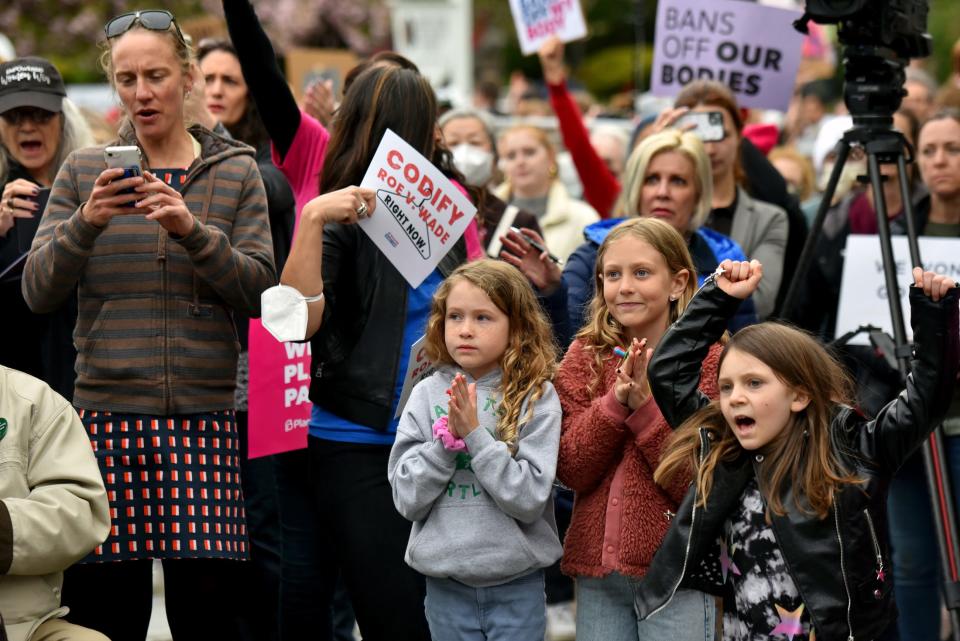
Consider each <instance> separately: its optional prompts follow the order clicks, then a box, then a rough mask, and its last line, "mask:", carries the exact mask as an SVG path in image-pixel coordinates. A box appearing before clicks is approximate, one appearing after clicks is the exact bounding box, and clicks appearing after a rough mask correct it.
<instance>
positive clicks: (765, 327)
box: [653, 322, 863, 518]
mask: <svg viewBox="0 0 960 641" xmlns="http://www.w3.org/2000/svg"><path fill="white" fill-rule="evenodd" d="M734 349H736V350H739V351H740V352H743V353H744V354H748V355H750V356H753V357H754V358H756V359H758V360H760V361H761V362H763V363H764V364H765V365H766V366H767V367H769V368H770V369H771V370H773V373H774V375H776V377H777V379H779V381H780V382H781V383H783V384H784V385H786V386H787V387H788V388H790V389H792V390H794V391H797V392H802V393H803V394H805V395H806V396H807V397H808V398H809V399H810V402H809V404H808V405H807V406H806V408H804V409H803V410H800V411H799V412H793V413H792V414H791V416H790V418H789V422H788V423H787V426H786V427H785V428H784V429H783V431H782V432H781V433H780V434H779V435H778V436H777V437H776V438H775V439H774V441H773V442H772V443H771V444H770V446H769V447H768V449H767V451H765V452H764V462H763V466H762V467H761V468H760V478H758V481H759V483H760V491H761V492H762V493H763V495H764V498H765V500H766V504H767V507H768V509H769V510H770V512H772V513H773V514H776V515H778V516H783V515H784V514H785V513H786V511H785V509H784V506H783V500H782V496H783V495H784V491H785V490H786V489H787V487H788V484H787V481H788V480H789V487H790V488H792V489H793V500H794V504H795V505H796V506H797V508H798V509H799V510H801V511H802V512H805V513H808V514H811V513H812V514H816V515H817V516H818V517H819V518H825V517H826V516H827V515H828V514H829V512H830V507H831V505H832V503H833V498H834V495H835V494H836V493H837V492H839V491H840V490H841V489H842V487H843V486H844V485H848V484H854V485H859V484H862V483H863V480H862V479H861V478H859V477H857V476H856V475H855V474H854V473H852V472H850V471H848V470H847V469H846V468H845V466H844V465H843V463H842V462H841V460H840V457H839V456H838V453H837V452H836V450H835V449H834V448H833V445H832V438H831V433H830V431H831V430H830V423H831V419H832V416H833V412H834V407H835V405H836V404H838V403H849V402H850V399H851V397H852V390H853V385H852V383H851V381H850V378H849V377H848V376H847V373H846V371H845V370H844V369H843V367H842V366H841V365H840V363H839V362H837V360H836V358H834V357H833V356H832V355H831V354H830V353H829V352H828V351H827V349H826V348H824V347H823V345H821V344H820V343H819V342H817V340H816V339H815V338H813V337H812V336H810V335H809V334H807V333H805V332H803V331H801V330H799V329H796V328H794V327H790V326H788V325H784V324H781V323H771V322H768V323H760V324H758V325H751V326H749V327H745V328H743V329H741V330H740V331H739V332H737V333H736V334H734V335H733V337H732V338H731V339H730V341H729V342H728V343H727V344H726V346H725V347H724V349H723V352H722V353H721V355H720V359H719V362H718V371H720V368H722V366H723V361H724V359H725V358H726V357H727V355H728V354H729V353H730V351H731V350H734ZM701 427H705V428H706V429H707V430H708V431H709V432H710V433H711V441H712V445H711V446H710V451H709V453H708V454H707V455H706V458H704V460H703V463H702V464H701V463H700V455H701V453H700V447H701V446H700V435H699V430H700V428H701ZM743 451H744V450H743V448H742V447H741V446H740V443H739V441H737V438H736V436H735V435H734V433H733V430H732V429H731V428H730V425H729V424H728V423H727V421H726V419H725V418H724V417H723V414H722V413H721V410H720V401H719V400H714V401H712V402H711V403H710V404H709V405H707V406H706V407H704V408H703V409H701V410H699V411H698V412H695V413H694V414H693V415H692V416H691V417H690V418H688V419H687V420H686V421H685V422H684V423H683V425H681V426H680V427H679V428H678V429H677V430H676V431H675V432H674V433H673V435H672V436H671V437H670V440H669V441H668V442H667V445H666V447H665V448H664V452H666V455H665V456H664V457H663V459H662V460H661V462H660V465H659V466H658V467H657V469H656V471H655V472H654V474H653V479H654V481H656V482H657V483H659V484H660V485H661V486H662V487H666V486H667V485H668V484H669V483H670V481H671V480H672V479H673V478H675V477H676V476H677V475H678V474H680V475H689V474H690V473H691V472H692V473H693V475H694V477H695V483H696V486H697V497H698V498H697V506H704V505H706V501H707V497H708V496H709V495H710V490H711V489H712V487H713V474H714V470H716V468H717V465H718V464H719V463H720V462H721V461H723V462H730V461H733V460H736V459H737V458H738V457H739V456H740V455H741V454H742V453H743Z"/></svg>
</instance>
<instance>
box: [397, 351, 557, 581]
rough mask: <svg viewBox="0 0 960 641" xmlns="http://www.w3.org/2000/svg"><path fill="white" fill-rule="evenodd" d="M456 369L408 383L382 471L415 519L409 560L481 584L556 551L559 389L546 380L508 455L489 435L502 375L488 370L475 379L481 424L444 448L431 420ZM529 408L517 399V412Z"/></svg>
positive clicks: (551, 557) (520, 571)
mask: <svg viewBox="0 0 960 641" xmlns="http://www.w3.org/2000/svg"><path fill="white" fill-rule="evenodd" d="M457 371H458V370H456V369H454V368H452V367H446V366H445V367H440V368H439V369H438V370H437V371H436V372H435V373H434V374H433V375H432V376H430V377H429V378H427V379H424V380H423V381H421V382H420V383H419V384H418V385H417V386H416V387H415V388H414V389H413V392H412V393H411V395H410V400H409V401H407V405H406V406H405V407H404V408H403V414H402V415H401V417H400V424H399V425H398V426H397V439H396V441H395V442H394V445H393V449H392V450H391V452H390V461H389V463H388V467H387V474H388V478H389V479H390V485H391V487H392V488H393V503H394V505H396V506H397V510H398V511H399V512H400V514H402V515H403V516H404V517H406V518H407V519H409V520H411V521H413V529H412V531H411V532H410V541H409V542H408V543H407V553H406V561H407V564H408V565H410V567H412V568H414V569H415V570H417V571H418V572H420V573H422V574H425V575H427V576H433V577H441V578H452V579H456V580H458V581H460V582H462V583H466V584H467V585H470V586H473V587H488V586H491V585H498V584H501V583H506V582H508V581H511V580H512V579H515V578H517V577H519V576H522V575H524V574H527V573H529V572H532V571H533V570H536V569H538V568H543V567H547V566H549V565H551V564H552V563H553V562H554V561H556V560H557V559H559V558H560V555H561V553H562V551H563V550H562V548H561V546H560V539H559V537H558V536H557V525H556V520H555V519H554V515H553V481H554V477H555V476H556V472H557V451H558V449H559V447H560V417H561V411H560V399H559V397H558V396H557V392H556V390H554V388H553V385H552V384H551V383H549V382H548V383H546V386H547V389H546V390H545V391H544V394H543V396H542V397H541V398H540V399H539V400H537V401H536V402H535V403H534V406H533V407H534V412H533V416H532V417H531V418H530V420H529V421H528V422H526V423H525V424H523V425H522V426H521V427H520V437H519V443H518V449H517V455H516V457H513V456H511V455H510V451H509V450H508V449H507V446H506V444H505V443H503V442H502V441H498V440H497V439H496V436H495V434H496V425H497V407H498V405H499V401H500V396H499V392H498V391H497V388H498V387H499V385H500V377H501V372H500V370H499V369H498V370H495V371H494V372H491V373H490V374H488V375H486V376H484V377H482V378H481V379H479V380H478V381H475V382H476V383H477V414H478V418H479V420H480V427H478V428H477V429H475V430H474V431H473V432H471V433H470V434H469V435H468V436H467V437H466V438H465V439H464V440H465V441H466V444H467V448H468V452H467V453H459V454H458V453H456V452H450V451H448V450H446V449H445V448H444V447H443V444H442V443H441V442H440V440H439V439H434V438H433V423H434V421H436V420H437V419H438V418H439V417H441V416H445V415H446V414H447V400H448V397H447V394H446V390H447V389H448V388H449V387H450V383H451V382H452V381H453V377H454V375H455V374H456V373H457ZM468 379H469V376H468ZM469 382H474V381H473V380H472V379H470V380H469ZM526 411H527V401H524V406H523V408H522V410H521V413H520V417H521V419H522V418H523V416H524V415H525V414H526Z"/></svg>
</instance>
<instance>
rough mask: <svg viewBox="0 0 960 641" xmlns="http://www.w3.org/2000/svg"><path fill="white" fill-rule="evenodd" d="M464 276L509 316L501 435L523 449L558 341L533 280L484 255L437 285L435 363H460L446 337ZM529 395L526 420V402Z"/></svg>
mask: <svg viewBox="0 0 960 641" xmlns="http://www.w3.org/2000/svg"><path fill="white" fill-rule="evenodd" d="M460 281H467V282H468V283H471V284H473V285H474V286H476V287H478V288H479V289H481V290H482V291H483V293H485V294H486V295H487V296H489V297H490V300H491V301H492V302H493V304H494V305H496V306H497V309H499V310H500V311H501V312H503V313H504V314H506V316H507V319H508V321H509V330H508V331H509V332H510V340H509V342H508V343H507V349H506V351H505V352H504V353H503V356H501V357H500V369H501V370H502V371H503V377H502V382H501V387H500V392H501V394H502V397H503V399H502V400H501V402H500V409H499V418H498V419H497V438H498V439H499V440H501V441H503V442H504V443H506V444H507V447H508V448H509V449H510V452H511V453H512V454H516V453H517V442H518V440H519V432H520V424H521V423H525V422H526V421H528V420H530V417H532V416H533V405H534V403H535V402H536V401H537V400H538V399H539V398H540V397H541V396H543V392H544V385H543V384H544V383H545V382H547V381H549V380H551V379H553V375H554V374H555V373H556V370H557V356H558V351H557V345H556V344H555V343H554V341H553V330H552V329H551V327H550V322H549V321H548V320H547V318H546V316H545V315H544V313H543V310H542V308H541V307H540V303H539V302H538V301H537V296H536V294H534V292H533V288H532V287H531V286H530V282H529V281H528V280H527V279H526V278H525V277H524V276H523V274H521V273H520V271H519V270H517V269H516V268H515V267H513V266H511V265H508V264H506V263H504V262H502V261H499V260H490V259H484V260H478V261H475V262H472V263H467V264H465V265H461V266H460V267H458V268H457V269H456V270H455V271H454V272H453V273H452V274H450V276H449V277H447V279H446V280H445V281H443V283H441V285H440V287H439V288H437V291H436V293H435V294H434V295H433V303H432V305H431V308H430V317H429V319H428V320H427V336H426V338H427V345H426V347H427V356H428V357H429V358H430V360H432V361H433V362H434V363H435V364H438V365H439V364H445V365H456V361H455V360H454V359H453V357H452V356H451V355H450V352H449V351H447V344H446V341H445V340H444V321H445V320H446V317H447V298H448V297H449V296H450V290H451V289H453V286H454V285H456V284H457V283H458V282H460ZM528 397H529V403H528V405H527V413H526V415H525V416H524V417H523V418H522V419H521V417H520V411H521V409H522V408H523V402H524V401H525V400H527V398H528Z"/></svg>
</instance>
